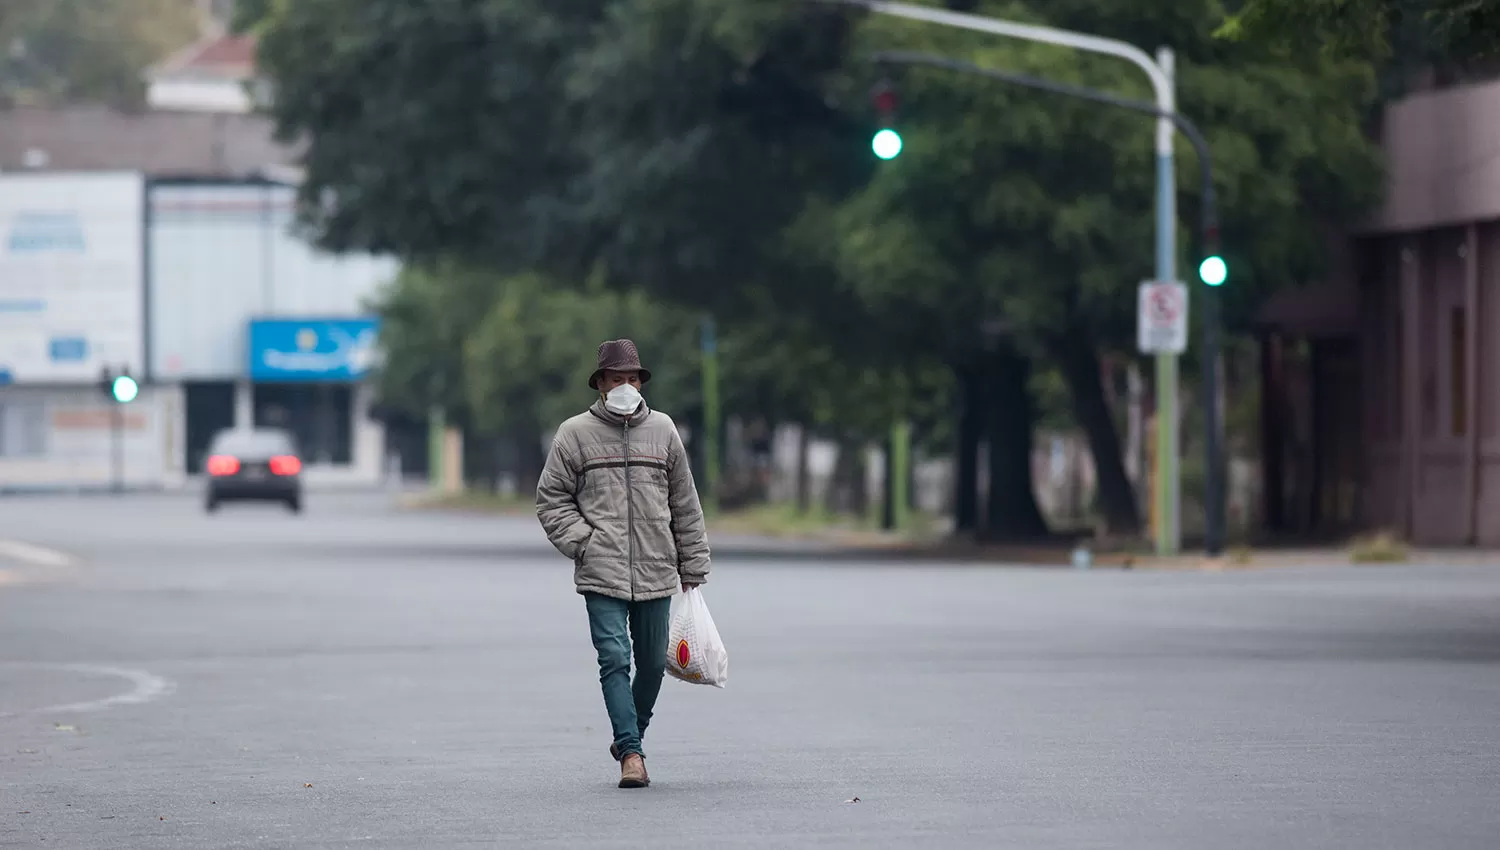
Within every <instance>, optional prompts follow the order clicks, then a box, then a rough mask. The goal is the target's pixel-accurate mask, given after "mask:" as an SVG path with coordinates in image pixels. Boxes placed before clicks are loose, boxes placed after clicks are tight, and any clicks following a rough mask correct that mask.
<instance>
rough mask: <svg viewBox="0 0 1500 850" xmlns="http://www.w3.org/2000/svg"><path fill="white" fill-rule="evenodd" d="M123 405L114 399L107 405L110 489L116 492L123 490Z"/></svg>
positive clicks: (122, 491)
mask: <svg viewBox="0 0 1500 850" xmlns="http://www.w3.org/2000/svg"><path fill="white" fill-rule="evenodd" d="M123 406H124V405H122V404H120V403H119V402H118V401H115V402H112V403H111V404H110V407H109V431H110V444H111V445H110V450H111V454H112V455H113V458H112V463H111V467H112V468H113V474H112V475H111V476H110V490H112V491H114V492H115V493H117V494H118V493H124V492H125V414H124V411H122V410H121V409H120V408H121V407H123Z"/></svg>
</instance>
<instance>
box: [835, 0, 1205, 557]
mask: <svg viewBox="0 0 1500 850" xmlns="http://www.w3.org/2000/svg"><path fill="white" fill-rule="evenodd" d="M811 2H817V3H832V4H836V5H842V6H854V7H857V8H861V9H865V10H867V11H869V12H873V13H875V14H878V15H890V16H892V17H897V18H906V19H908V20H914V21H922V22H924V23H929V24H937V25H939V26H946V27H953V28H956V29H963V30H970V31H972V32H982V33H988V34H990V35H998V36H1003V37H1006V38H1014V39H1018V40H1021V41H1030V42H1038V43H1042V44H1052V45H1057V46H1059V47H1069V48H1072V49H1074V50H1081V51H1084V52H1086V53H1097V54H1100V55H1104V56H1114V57H1116V58H1119V59H1124V60H1126V61H1127V62H1130V63H1132V64H1134V65H1135V66H1136V67H1137V68H1140V69H1141V70H1142V71H1143V72H1145V74H1146V77H1147V78H1148V79H1150V81H1151V88H1152V91H1153V93H1154V94H1155V101H1156V106H1155V110H1154V111H1155V113H1156V114H1157V115H1158V116H1160V118H1159V119H1158V121H1157V125H1156V278H1157V280H1158V281H1163V282H1173V281H1175V280H1176V277H1177V187H1176V172H1175V163H1174V161H1173V151H1172V140H1173V136H1174V133H1173V123H1174V116H1175V115H1176V114H1177V101H1176V93H1175V83H1174V79H1173V76H1174V70H1175V62H1174V59H1173V54H1172V51H1171V50H1169V49H1167V48H1165V47H1164V48H1161V49H1159V50H1158V51H1157V55H1156V59H1154V60H1153V59H1152V58H1151V56H1150V55H1148V54H1147V53H1146V52H1145V51H1144V50H1141V49H1140V48H1139V47H1136V46H1135V45H1133V44H1130V43H1129V42H1125V41H1119V40H1117V39H1113V38H1103V37H1100V36H1096V35H1088V34H1086V33H1079V32H1073V31H1071V30H1062V29H1056V28H1053V27H1043V26H1036V25H1033V24H1020V23H1015V22H1013V21H1004V20H999V19H997V18H987V17H984V16H982V15H973V14H968V13H964V12H951V11H948V10H946V9H935V8H933V7H931V6H917V5H913V4H910V3H893V2H887V0H811ZM1156 396H1157V412H1158V415H1157V421H1158V430H1157V440H1158V451H1157V453H1156V463H1157V470H1156V473H1157V474H1156V476H1155V480H1156V486H1155V488H1154V490H1155V492H1154V493H1153V498H1154V500H1155V504H1156V505H1157V508H1158V511H1159V516H1160V518H1161V521H1160V522H1159V523H1158V525H1157V527H1156V551H1157V554H1159V555H1174V554H1176V553H1177V551H1178V549H1179V548H1181V544H1182V530H1181V522H1180V520H1181V507H1180V488H1181V480H1180V474H1179V469H1178V461H1179V451H1178V449H1179V443H1178V437H1177V418H1178V417H1177V409H1178V403H1177V356H1176V355H1175V354H1159V355H1157V357H1156Z"/></svg>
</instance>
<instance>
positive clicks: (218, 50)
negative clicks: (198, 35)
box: [147, 35, 256, 80]
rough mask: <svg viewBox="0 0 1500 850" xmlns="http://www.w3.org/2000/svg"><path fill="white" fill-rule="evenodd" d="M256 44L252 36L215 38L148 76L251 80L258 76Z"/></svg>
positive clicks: (171, 59) (187, 49)
mask: <svg viewBox="0 0 1500 850" xmlns="http://www.w3.org/2000/svg"><path fill="white" fill-rule="evenodd" d="M255 44H256V42H255V37H254V36H250V35H212V36H209V37H208V38H204V39H200V40H199V41H197V42H195V43H193V44H191V45H189V46H188V47H185V48H183V49H182V50H180V51H178V52H177V53H175V54H173V55H171V56H169V57H167V59H166V61H164V62H162V63H161V64H159V65H157V66H156V67H155V68H152V69H151V71H150V72H149V73H148V74H147V77H148V78H150V79H153V80H159V79H163V78H166V77H191V78H195V79H198V78H204V77H212V78H218V79H225V78H227V79H235V80H244V79H249V78H250V77H252V76H254V74H255Z"/></svg>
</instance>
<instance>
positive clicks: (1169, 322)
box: [1136, 281, 1188, 354]
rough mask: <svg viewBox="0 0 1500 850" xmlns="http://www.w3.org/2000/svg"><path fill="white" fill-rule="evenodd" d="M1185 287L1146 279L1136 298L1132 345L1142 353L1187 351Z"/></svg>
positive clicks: (1186, 290)
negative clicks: (1133, 343)
mask: <svg viewBox="0 0 1500 850" xmlns="http://www.w3.org/2000/svg"><path fill="white" fill-rule="evenodd" d="M1187 315H1188V288H1187V286H1185V285H1183V284H1181V283H1176V282H1167V283H1163V282H1160V281H1146V282H1144V283H1142V284H1141V288H1140V293H1139V296H1138V297H1137V299H1136V344H1137V346H1138V347H1139V348H1140V350H1141V353H1142V354H1181V353H1182V352H1184V351H1186V350H1187V338H1188V321H1187Z"/></svg>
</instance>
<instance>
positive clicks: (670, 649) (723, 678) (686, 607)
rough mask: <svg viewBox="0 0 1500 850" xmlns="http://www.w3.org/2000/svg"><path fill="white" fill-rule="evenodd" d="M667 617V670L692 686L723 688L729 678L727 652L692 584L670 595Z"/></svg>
mask: <svg viewBox="0 0 1500 850" xmlns="http://www.w3.org/2000/svg"><path fill="white" fill-rule="evenodd" d="M671 616H672V628H671V630H670V631H669V632H668V635H669V639H668V641H667V672H668V673H669V674H671V676H672V678H674V679H681V680H682V681H684V682H688V683H691V684H694V685H713V686H714V687H716V688H722V687H724V683H725V682H727V681H729V651H728V650H726V649H725V648H724V641H723V640H722V639H720V637H719V629H718V627H716V626H715V625H714V618H713V616H712V615H711V614H709V613H708V603H707V602H704V601H703V591H702V590H699V589H698V588H696V587H695V588H693V589H691V590H688V591H686V592H684V593H679V594H677V595H676V596H674V597H672V614H671Z"/></svg>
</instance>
